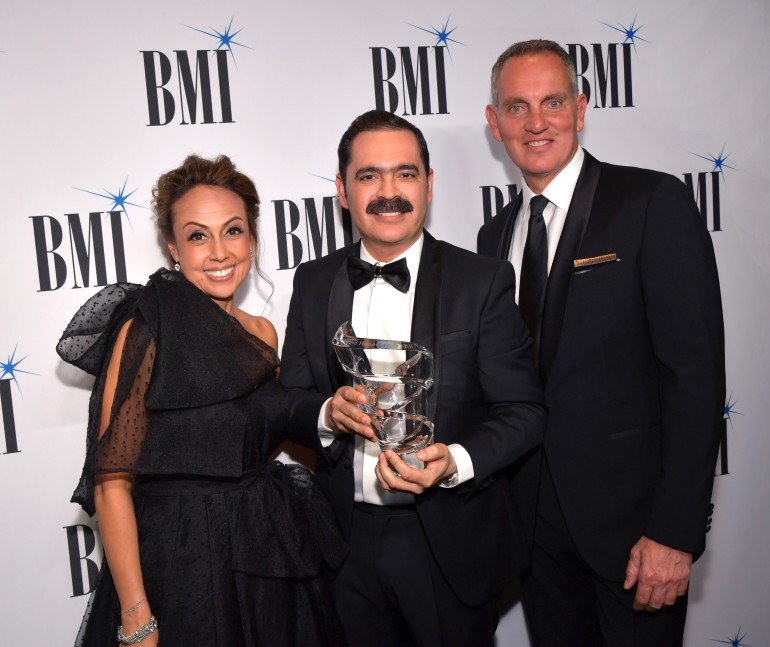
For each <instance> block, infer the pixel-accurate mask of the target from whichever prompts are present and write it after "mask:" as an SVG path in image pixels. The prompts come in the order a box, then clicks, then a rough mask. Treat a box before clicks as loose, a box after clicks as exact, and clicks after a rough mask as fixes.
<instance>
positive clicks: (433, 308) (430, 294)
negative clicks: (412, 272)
mask: <svg viewBox="0 0 770 647" xmlns="http://www.w3.org/2000/svg"><path fill="white" fill-rule="evenodd" d="M442 265H443V253H442V250H441V245H439V244H438V243H437V242H436V239H435V238H433V236H431V235H430V234H429V233H428V232H427V231H426V232H425V241H424V242H423V246H422V255H421V256H420V269H419V270H418V272H417V286H416V288H415V292H414V308H413V309H412V339H411V341H413V342H415V343H417V344H421V345H422V346H425V348H427V349H428V350H429V351H430V352H432V353H433V382H434V383H433V386H432V387H431V388H430V389H429V390H428V402H427V406H426V408H427V411H426V415H427V416H428V419H429V420H432V421H433V422H435V421H436V412H437V411H438V406H439V392H440V391H439V388H438V385H439V383H440V379H441V365H440V361H439V347H438V344H439V339H440V338H441V321H440V319H441V274H442V272H441V269H442Z"/></svg>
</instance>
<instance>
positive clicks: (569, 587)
mask: <svg viewBox="0 0 770 647" xmlns="http://www.w3.org/2000/svg"><path fill="white" fill-rule="evenodd" d="M597 504H599V503H598V502H597ZM629 551H630V547H629ZM635 592H636V587H634V588H632V589H631V590H630V591H626V590H624V589H623V582H622V581H620V582H617V581H612V580H607V579H604V578H602V577H599V576H598V575H597V574H596V573H595V572H594V571H593V570H592V569H591V568H590V567H589V566H588V565H587V564H586V563H585V561H584V560H583V559H582V558H581V556H580V553H579V552H578V550H577V548H576V547H575V544H574V543H573V541H572V539H571V537H570V534H569V530H568V529H567V525H566V522H565V521H564V515H563V514H562V511H561V506H560V505H559V501H558V498H557V496H556V491H555V489H554V486H553V480H552V478H551V472H550V470H549V468H548V465H547V460H546V461H543V469H542V472H541V479H540V497H539V499H538V515H537V522H536V526H535V544H534V551H533V555H532V568H531V570H530V571H529V572H528V574H527V575H526V577H525V578H524V580H523V600H524V613H525V617H526V620H527V627H528V629H529V633H530V640H531V642H532V647H680V646H681V645H682V640H683V635H684V623H685V617H686V614H687V594H685V595H684V596H682V597H680V598H679V599H678V600H677V602H676V603H675V604H674V605H673V606H670V607H664V608H663V609H661V610H660V611H656V612H645V611H642V612H636V611H634V610H633V608H632V603H633V601H634V595H635Z"/></svg>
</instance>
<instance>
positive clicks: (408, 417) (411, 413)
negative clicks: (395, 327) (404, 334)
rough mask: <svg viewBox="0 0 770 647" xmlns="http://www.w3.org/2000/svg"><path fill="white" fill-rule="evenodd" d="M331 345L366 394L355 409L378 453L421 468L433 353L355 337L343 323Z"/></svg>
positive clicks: (429, 426) (428, 429) (428, 435)
mask: <svg viewBox="0 0 770 647" xmlns="http://www.w3.org/2000/svg"><path fill="white" fill-rule="evenodd" d="M332 345H333V346H334V351H335V353H336V354H337V359H338V360H339V362H340V364H341V366H342V368H343V369H344V370H345V372H346V373H349V374H350V375H351V377H352V378H353V385H354V386H357V387H362V389H363V392H364V394H365V395H366V403H365V404H359V405H358V408H359V409H361V411H363V412H364V413H366V415H368V416H369V417H370V418H371V419H372V429H373V430H374V434H375V436H376V437H377V441H378V443H379V445H380V449H381V450H385V449H390V450H393V451H394V452H396V453H397V454H398V455H399V456H400V457H401V458H402V459H403V461H404V462H405V463H406V464H407V465H410V466H411V467H415V468H418V469H422V468H423V464H422V461H419V460H417V458H416V456H415V455H416V454H417V452H418V451H420V450H421V449H422V448H423V447H426V446H428V445H430V444H431V443H432V442H433V423H432V422H431V421H430V420H428V418H427V417H426V416H425V403H426V397H427V390H428V389H429V388H430V387H431V385H432V384H433V354H432V353H431V352H429V351H428V350H427V349H426V348H424V347H422V346H420V345H419V344H414V343H412V342H406V341H391V340H387V339H367V338H363V337H356V334H355V332H354V331H353V328H352V327H351V325H350V322H347V321H346V322H345V323H344V324H342V325H341V326H340V327H339V328H338V329H337V332H336V333H335V335H334V338H333V339H332Z"/></svg>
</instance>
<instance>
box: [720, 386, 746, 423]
mask: <svg viewBox="0 0 770 647" xmlns="http://www.w3.org/2000/svg"><path fill="white" fill-rule="evenodd" d="M737 402H738V401H737V400H733V394H732V393H731V394H730V396H729V397H728V398H727V402H725V409H724V417H725V418H727V422H729V423H730V429H732V428H733V417H732V416H733V414H735V415H737V416H742V415H743V413H742V412H741V411H737V410H736V409H735V405H736V404H737Z"/></svg>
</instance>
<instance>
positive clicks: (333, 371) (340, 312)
mask: <svg viewBox="0 0 770 647" xmlns="http://www.w3.org/2000/svg"><path fill="white" fill-rule="evenodd" d="M360 245H361V243H360V242H358V243H356V244H355V245H353V246H352V247H351V248H350V253H349V254H348V256H359V254H360ZM352 317H353V286H352V285H351V284H350V279H349V278H348V258H347V256H345V257H344V258H343V260H342V263H341V264H340V267H339V268H338V269H337V273H336V274H335V276H334V280H333V281H332V285H331V289H330V290H329V304H328V306H327V309H326V339H325V340H324V347H323V352H324V354H325V355H326V367H327V369H328V371H329V380H330V382H331V387H332V388H331V390H332V391H336V390H337V389H338V388H339V387H341V386H342V385H344V384H350V379H349V378H348V376H347V375H346V373H345V371H343V370H342V367H341V366H340V363H339V362H338V361H337V355H336V354H335V353H334V348H333V347H332V338H333V337H334V333H336V332H337V328H339V327H340V325H341V324H343V323H345V322H346V321H350V320H351V319H352Z"/></svg>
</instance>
